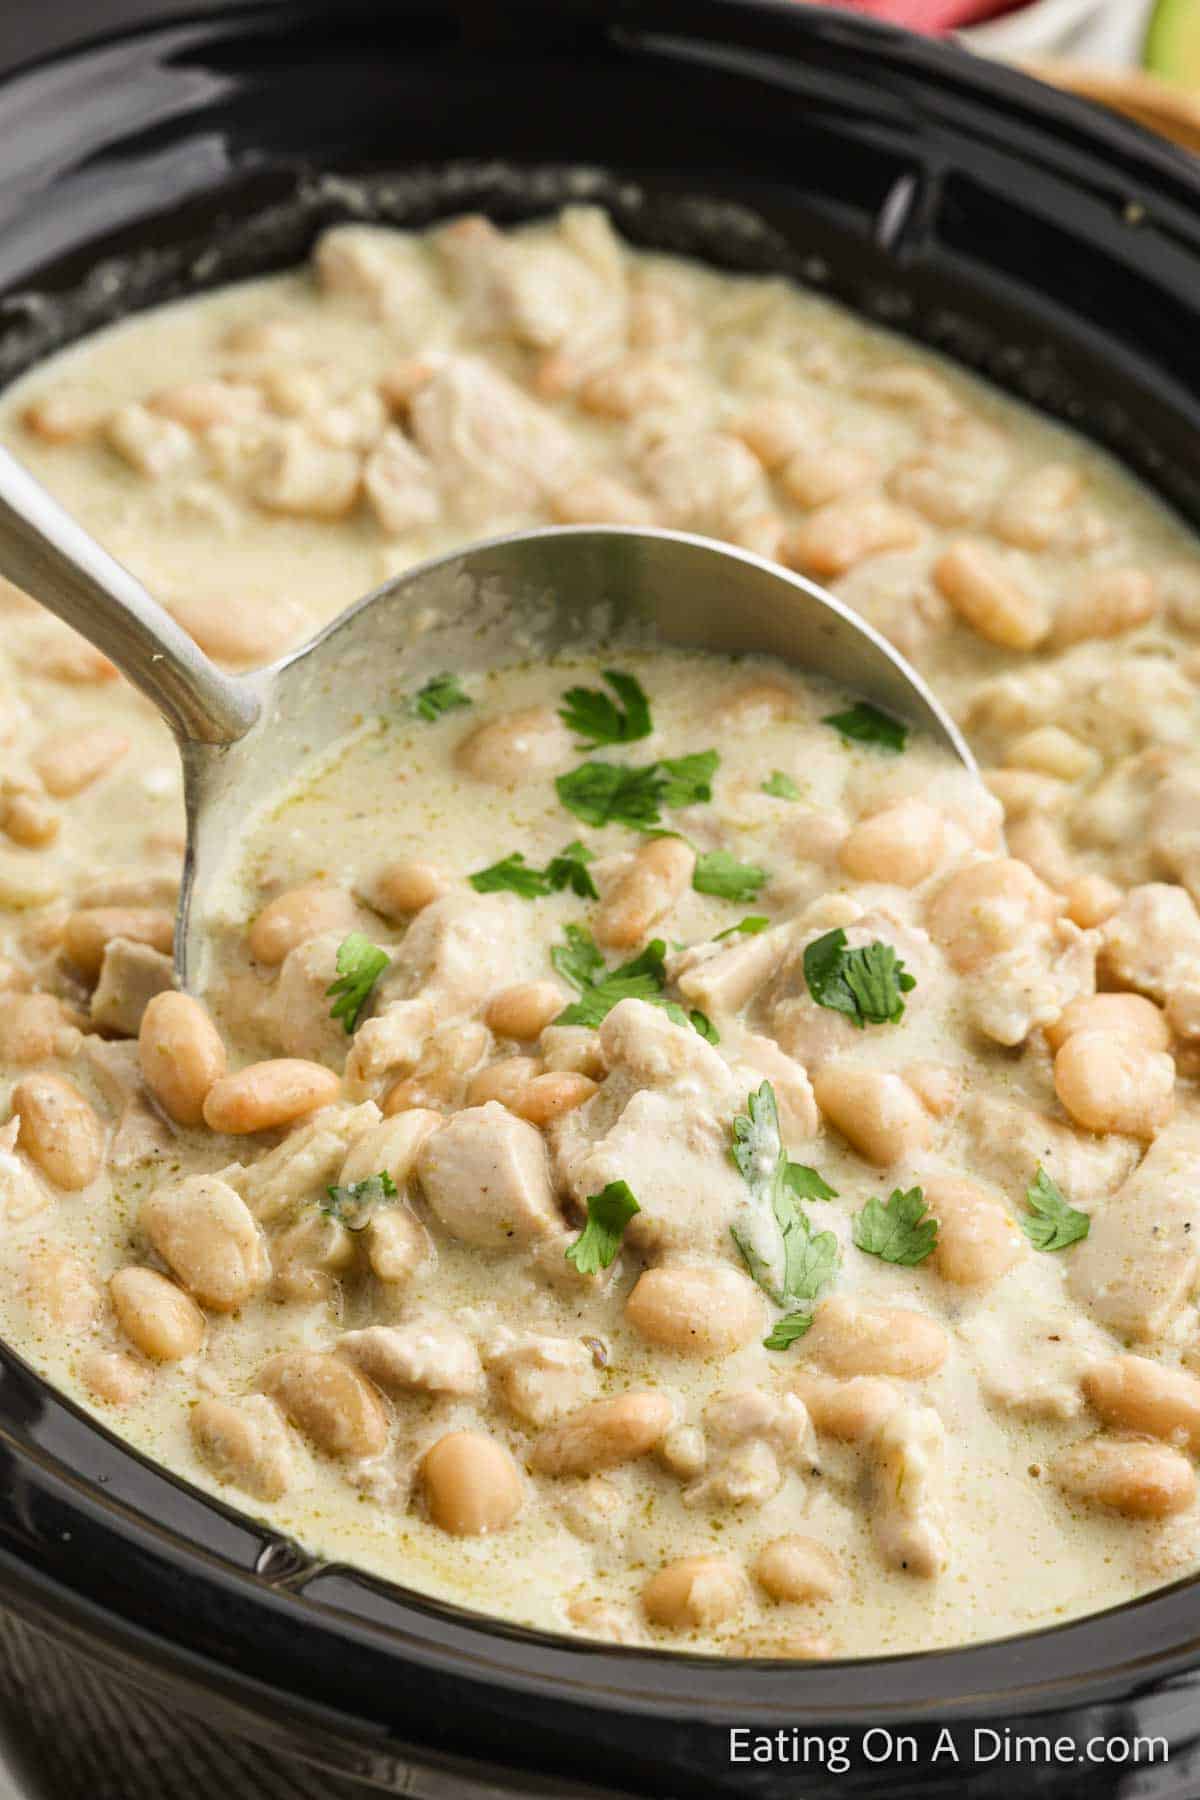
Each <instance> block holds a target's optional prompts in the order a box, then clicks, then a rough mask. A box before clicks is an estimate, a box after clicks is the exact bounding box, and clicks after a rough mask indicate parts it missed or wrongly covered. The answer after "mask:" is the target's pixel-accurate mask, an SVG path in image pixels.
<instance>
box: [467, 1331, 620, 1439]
mask: <svg viewBox="0 0 1200 1800" xmlns="http://www.w3.org/2000/svg"><path fill="white" fill-rule="evenodd" d="M510 1336H511V1334H510V1333H506V1334H505V1338H506V1340H507V1338H508V1337H510ZM487 1365H488V1372H489V1374H491V1375H492V1376H494V1378H495V1380H496V1384H497V1387H498V1389H499V1393H500V1397H501V1399H502V1400H503V1402H504V1404H505V1405H506V1406H507V1407H508V1410H509V1411H510V1412H511V1413H513V1414H515V1416H516V1417H517V1418H518V1419H520V1420H521V1422H522V1423H523V1424H525V1425H548V1424H549V1423H550V1421H551V1419H556V1418H558V1417H559V1415H560V1414H561V1413H566V1412H571V1411H573V1410H574V1409H575V1408H576V1407H579V1406H582V1405H583V1404H584V1402H585V1401H587V1400H590V1399H592V1398H593V1396H594V1394H595V1391H596V1363H595V1358H594V1357H593V1355H592V1352H591V1350H590V1349H589V1348H588V1346H587V1345H586V1344H585V1343H584V1342H583V1340H582V1339H581V1338H569V1337H546V1336H538V1335H535V1334H529V1335H525V1336H521V1337H519V1338H517V1340H516V1341H515V1342H507V1341H505V1342H504V1343H502V1344H501V1345H500V1346H499V1347H498V1348H497V1349H496V1350H495V1351H494V1352H493V1353H491V1354H490V1355H489V1356H488V1359H487Z"/></svg>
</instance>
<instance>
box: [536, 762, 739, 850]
mask: <svg viewBox="0 0 1200 1800" xmlns="http://www.w3.org/2000/svg"><path fill="white" fill-rule="evenodd" d="M719 760H720V759H719V758H718V756H717V752H716V751H715V750H700V751H697V752H696V753H695V755H692V756H678V757H675V758H673V759H672V758H668V760H667V761H665V762H661V763H647V764H646V766H645V767H644V768H641V769H630V768H626V767H624V766H623V765H622V764H620V763H609V762H599V761H593V762H585V763H580V765H579V767H578V768H577V769H572V770H571V772H570V774H568V775H560V776H559V777H558V779H557V781H556V782H555V783H554V786H555V789H556V790H557V793H558V797H559V799H560V800H561V801H562V803H563V805H564V806H565V807H566V809H567V811H568V812H573V813H574V814H575V816H576V818H579V819H582V820H583V822H584V824H585V825H595V826H597V827H599V826H602V825H628V826H629V827H630V829H631V830H633V831H649V830H651V828H652V827H653V826H655V825H657V824H658V823H659V820H660V819H661V818H662V811H661V809H662V808H663V807H664V806H672V807H674V806H695V805H696V804H697V803H698V802H700V801H702V800H711V799H712V778H713V775H714V774H715V772H716V768H717V763H718V761H719ZM668 835H673V834H668Z"/></svg>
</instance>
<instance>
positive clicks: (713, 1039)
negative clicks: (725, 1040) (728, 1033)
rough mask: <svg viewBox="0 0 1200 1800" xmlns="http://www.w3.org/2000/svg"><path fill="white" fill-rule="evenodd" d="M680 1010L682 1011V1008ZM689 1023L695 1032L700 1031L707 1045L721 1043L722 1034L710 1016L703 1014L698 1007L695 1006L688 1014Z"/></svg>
mask: <svg viewBox="0 0 1200 1800" xmlns="http://www.w3.org/2000/svg"><path fill="white" fill-rule="evenodd" d="M680 1010H682V1008H681V1009H680ZM687 1022H688V1024H689V1025H690V1026H691V1028H692V1030H693V1031H698V1032H699V1033H700V1036H701V1037H702V1038H703V1039H704V1041H705V1043H707V1044H719V1043H720V1041H721V1034H720V1032H719V1031H718V1030H717V1028H716V1026H715V1025H714V1024H713V1022H712V1020H711V1019H710V1018H709V1016H708V1014H707V1013H704V1012H701V1011H700V1008H699V1007H698V1006H694V1007H693V1008H692V1010H691V1011H690V1012H689V1013H688V1014H687Z"/></svg>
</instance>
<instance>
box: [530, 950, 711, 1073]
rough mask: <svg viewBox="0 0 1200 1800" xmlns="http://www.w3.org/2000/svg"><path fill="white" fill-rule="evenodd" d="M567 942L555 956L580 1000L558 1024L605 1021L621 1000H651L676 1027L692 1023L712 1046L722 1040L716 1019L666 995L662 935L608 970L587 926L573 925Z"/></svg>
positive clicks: (568, 1009)
mask: <svg viewBox="0 0 1200 1800" xmlns="http://www.w3.org/2000/svg"><path fill="white" fill-rule="evenodd" d="M565 936H566V940H567V941H566V943H565V944H556V945H555V946H554V948H553V949H552V950H551V952H550V960H551V962H552V963H553V964H554V967H555V968H556V969H557V970H558V972H559V974H560V975H561V976H563V977H564V979H565V980H567V981H569V982H570V983H571V986H572V987H574V988H578V989H579V998H578V1000H573V1001H572V1002H571V1004H570V1006H567V1007H564V1008H563V1010H562V1012H560V1013H559V1015H558V1017H557V1018H556V1019H555V1020H554V1023H555V1024H556V1025H588V1026H592V1027H595V1026H597V1025H601V1024H603V1022H604V1020H605V1019H606V1018H607V1017H608V1015H609V1013H610V1012H611V1011H612V1009H613V1007H614V1006H616V1005H617V1004H618V1003H619V1002H620V1001H622V1000H646V1001H648V1002H649V1003H650V1005H651V1006H659V1007H661V1008H662V1010H663V1011H664V1012H665V1013H666V1015H667V1017H668V1018H669V1019H671V1020H673V1021H674V1023H675V1024H676V1025H690V1026H691V1027H692V1029H693V1030H694V1031H697V1032H699V1034H700V1036H701V1037H703V1038H707V1040H708V1042H709V1043H710V1044H715V1043H717V1042H719V1039H718V1037H717V1034H716V1030H715V1028H714V1026H713V1024H712V1021H711V1020H710V1019H709V1018H707V1017H706V1015H705V1014H704V1013H702V1012H699V1011H696V1012H690V1013H689V1012H685V1011H684V1010H683V1008H682V1006H680V1005H678V1004H677V1002H676V1001H674V1000H668V999H666V998H665V997H664V995H663V988H664V987H665V986H666V983H667V972H666V968H665V966H664V961H663V959H664V957H665V956H666V951H667V946H666V944H665V943H664V942H663V940H662V938H651V940H650V942H649V943H648V944H647V945H646V947H645V949H644V950H639V952H638V954H637V955H636V956H635V957H632V958H631V959H630V961H629V962H625V963H621V965H620V966H619V967H618V968H616V969H606V968H605V966H604V958H603V956H601V954H600V952H599V950H597V948H596V946H595V943H594V942H593V941H592V938H591V937H590V935H589V934H588V932H586V931H585V930H584V928H583V926H582V925H568V926H567V928H566V932H565Z"/></svg>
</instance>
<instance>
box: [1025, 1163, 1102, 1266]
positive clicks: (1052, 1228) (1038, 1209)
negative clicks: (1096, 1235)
mask: <svg viewBox="0 0 1200 1800" xmlns="http://www.w3.org/2000/svg"><path fill="white" fill-rule="evenodd" d="M1025 1200H1026V1204H1027V1205H1028V1207H1029V1211H1028V1212H1027V1213H1026V1214H1025V1216H1024V1218H1023V1219H1022V1220H1021V1229H1022V1231H1023V1232H1024V1233H1025V1236H1026V1237H1027V1238H1028V1239H1029V1241H1030V1243H1031V1244H1032V1245H1033V1247H1034V1249H1035V1250H1065V1249H1066V1247H1067V1245H1068V1244H1074V1243H1077V1242H1078V1241H1079V1239H1080V1238H1085V1237H1086V1236H1087V1234H1088V1232H1089V1231H1090V1230H1091V1226H1092V1221H1091V1219H1090V1218H1089V1217H1088V1215H1087V1213H1085V1212H1080V1211H1079V1210H1078V1208H1077V1207H1074V1206H1071V1205H1069V1204H1068V1202H1067V1199H1066V1196H1065V1195H1064V1193H1063V1191H1062V1189H1061V1188H1060V1187H1059V1185H1058V1183H1057V1182H1056V1181H1055V1180H1054V1177H1053V1176H1052V1175H1047V1173H1046V1171H1045V1169H1043V1168H1042V1165H1041V1164H1040V1163H1039V1164H1038V1171H1037V1174H1036V1175H1035V1176H1034V1178H1033V1182H1032V1184H1031V1185H1030V1186H1029V1187H1028V1188H1026V1190H1025Z"/></svg>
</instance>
